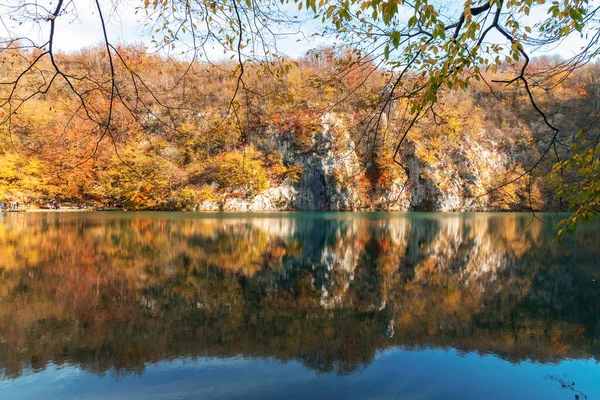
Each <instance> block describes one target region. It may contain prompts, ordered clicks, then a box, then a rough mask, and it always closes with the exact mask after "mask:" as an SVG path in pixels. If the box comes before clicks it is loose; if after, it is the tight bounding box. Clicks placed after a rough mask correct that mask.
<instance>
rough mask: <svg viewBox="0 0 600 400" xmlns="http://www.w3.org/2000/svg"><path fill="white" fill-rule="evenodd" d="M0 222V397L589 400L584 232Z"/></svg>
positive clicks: (475, 226) (433, 217) (596, 242)
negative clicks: (560, 238)
mask: <svg viewBox="0 0 600 400" xmlns="http://www.w3.org/2000/svg"><path fill="white" fill-rule="evenodd" d="M538 216H539V217H540V218H541V219H542V220H543V221H544V222H545V223H541V222H539V221H537V220H534V221H533V222H532V221H531V215H530V214H514V213H509V214H444V213H408V214H388V213H279V214H241V213H215V214H192V213H39V214H38V213H20V214H4V215H2V214H0V398H2V399H4V398H8V399H12V398H16V399H21V398H23V399H39V398H44V399H64V398H73V399H107V398H110V399H113V398H114V399H130V398H144V399H164V398H166V399H188V398H189V399H192V398H193V399H195V398H281V397H285V398H338V397H346V398H386V399H387V398H403V399H404V398H405V399H448V398H450V399H480V398H486V399H487V398H493V399H496V398H497V399H505V398H511V399H521V398H522V399H532V398H540V399H542V398H543V399H574V398H577V397H576V396H579V398H581V399H582V398H585V396H587V398H589V399H595V398H600V365H598V362H597V360H598V359H599V358H600V341H599V337H600V318H599V317H600V287H599V286H598V283H599V282H600V224H590V225H586V226H582V227H581V228H580V229H579V232H578V233H577V235H576V236H575V237H569V238H567V239H566V240H565V241H564V242H563V243H562V244H558V243H556V241H555V240H554V237H555V232H554V230H553V227H554V225H555V224H556V222H557V221H558V219H560V217H561V216H557V217H554V216H553V215H551V214H538Z"/></svg>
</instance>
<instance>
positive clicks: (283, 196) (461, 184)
mask: <svg viewBox="0 0 600 400" xmlns="http://www.w3.org/2000/svg"><path fill="white" fill-rule="evenodd" d="M321 127H322V130H321V132H319V133H317V134H315V135H314V136H313V137H312V143H313V146H312V148H311V149H310V151H306V150H305V151H303V152H299V151H297V150H293V147H292V146H290V145H289V143H288V142H286V141H285V140H284V139H281V140H280V141H279V142H278V143H274V144H273V145H274V146H276V148H277V149H278V150H279V151H281V152H282V153H283V157H284V159H285V160H286V161H287V162H289V163H293V164H295V165H300V166H301V167H302V169H303V173H302V175H301V176H300V179H299V180H298V181H297V182H295V183H291V182H284V183H282V184H279V185H272V186H271V187H270V188H269V189H268V190H266V191H264V192H262V193H260V194H258V195H255V196H248V197H245V198H239V197H229V196H223V197H222V198H221V199H220V200H217V201H204V202H203V203H201V204H198V206H197V207H196V209H197V210H198V211H373V210H381V211H443V212H449V211H484V210H485V211H489V210H493V209H495V208H496V207H494V206H493V205H491V204H490V202H489V199H488V198H487V197H485V196H478V195H481V194H484V193H485V192H486V190H488V189H489V188H490V187H492V186H493V182H494V179H495V178H497V177H498V176H502V175H503V174H506V172H507V169H508V167H509V165H510V161H511V155H509V154H507V153H506V152H505V151H504V150H503V149H502V147H501V146H500V145H499V144H498V143H495V142H494V141H492V140H485V139H482V138H484V137H487V136H489V135H487V136H486V135H485V134H479V135H478V137H477V138H472V137H470V136H469V135H468V134H466V135H465V138H464V140H462V141H461V142H460V143H457V144H456V145H453V147H452V152H451V153H450V154H444V155H443V156H437V157H427V159H426V160H425V159H423V157H422V156H419V154H427V152H428V151H429V150H428V149H429V148H428V147H427V146H428V143H427V141H426V140H425V141H422V142H420V143H418V145H417V144H415V143H410V142H408V143H407V145H406V148H407V150H405V151H404V153H403V156H402V157H403V163H404V166H405V167H404V172H403V176H402V177H401V178H398V179H395V180H394V181H393V182H392V183H391V184H390V185H388V186H387V188H386V189H385V190H381V189H378V190H377V191H376V193H374V192H373V191H374V190H375V189H373V188H372V187H369V186H368V185H367V186H365V183H364V180H363V182H361V181H360V178H361V176H362V175H363V174H364V171H365V168H364V165H362V164H361V161H360V160H359V157H358V155H357V153H356V151H355V146H356V144H355V143H354V142H353V140H352V139H351V138H350V135H349V133H348V129H346V127H345V126H344V123H343V120H342V118H340V117H338V116H336V115H335V114H326V115H325V116H323V117H322V119H321ZM433 147H434V146H433V145H432V146H430V148H433ZM398 168H401V167H400V166H398Z"/></svg>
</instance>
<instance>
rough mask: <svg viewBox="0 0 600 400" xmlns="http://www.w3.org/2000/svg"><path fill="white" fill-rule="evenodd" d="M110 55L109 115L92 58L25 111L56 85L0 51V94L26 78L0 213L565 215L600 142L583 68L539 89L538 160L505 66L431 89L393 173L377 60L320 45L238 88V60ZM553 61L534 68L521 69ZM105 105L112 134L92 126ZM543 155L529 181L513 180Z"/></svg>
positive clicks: (392, 118) (1, 142)
mask: <svg viewBox="0 0 600 400" xmlns="http://www.w3.org/2000/svg"><path fill="white" fill-rule="evenodd" d="M115 54H118V58H119V60H120V62H115V65H116V71H115V79H116V80H117V81H118V85H117V88H118V92H117V94H116V95H117V96H118V97H119V99H120V101H119V102H114V104H113V103H109V94H108V93H106V92H105V91H103V90H102V89H101V88H102V87H103V86H102V85H101V84H100V83H98V80H102V79H105V76H106V73H107V71H106V69H107V68H108V64H107V60H106V58H107V55H106V53H105V52H104V51H103V50H102V49H101V48H94V47H92V48H88V49H84V50H81V51H79V52H76V53H69V54H57V55H56V60H57V62H58V63H60V65H61V68H62V69H63V70H64V71H67V73H68V74H70V75H72V76H74V77H81V78H80V79H73V80H71V81H69V82H73V83H67V81H65V80H62V81H61V80H57V81H56V82H54V83H53V85H55V86H53V90H52V91H49V92H47V93H42V94H41V95H40V96H36V97H34V98H30V99H28V98H25V94H26V93H27V91H28V90H30V89H31V88H35V87H38V86H39V87H42V86H43V85H45V84H46V83H45V82H44V79H53V78H52V76H50V75H48V76H46V75H45V74H44V73H40V72H39V71H37V70H34V69H35V68H34V69H32V70H27V67H28V66H29V65H31V63H32V60H34V59H35V58H36V57H37V54H36V52H35V51H26V50H23V49H22V48H15V49H12V50H11V49H8V50H6V51H3V52H2V54H0V58H1V60H0V62H1V63H2V65H3V68H2V70H1V71H0V75H2V76H1V78H2V80H3V81H11V80H14V79H16V78H17V77H18V76H21V75H22V76H21V77H20V79H21V82H20V85H19V86H18V87H17V89H16V91H17V92H16V93H7V90H10V89H11V88H10V87H8V86H3V87H1V88H0V91H2V97H7V96H9V95H11V96H12V98H13V99H14V98H20V99H21V101H19V102H15V103H14V104H12V105H11V106H12V108H11V109H10V112H11V113H12V114H11V119H10V124H8V123H7V124H3V125H2V126H1V127H0V129H3V130H4V132H3V134H2V135H1V139H0V201H5V202H15V201H18V202H20V203H21V204H24V205H26V206H28V207H31V208H37V207H45V206H46V205H47V204H49V203H54V202H60V203H63V204H66V205H70V206H77V207H93V208H97V209H115V208H118V209H123V208H124V209H136V210H139V209H148V210H219V209H221V210H241V211H245V210H303V209H304V210H441V211H461V210H462V211H465V210H531V209H534V210H558V209H562V210H567V209H568V205H567V204H563V200H564V198H565V197H566V194H565V193H562V195H563V198H561V193H558V194H557V191H556V187H557V182H559V181H561V180H562V181H565V180H566V181H568V182H577V180H578V179H580V178H578V174H577V168H574V169H571V170H568V169H560V173H559V169H558V168H557V166H556V165H555V164H557V160H564V159H568V158H569V156H570V154H571V152H572V148H573V147H572V146H573V144H574V143H579V144H580V145H583V146H585V145H586V144H585V143H586V139H587V140H588V141H589V142H591V139H593V138H597V137H598V131H597V130H598V127H597V126H596V125H595V123H594V122H595V118H596V116H597V113H598V110H599V108H600V65H598V64H594V63H592V64H589V65H587V66H584V67H581V68H579V69H577V70H575V71H574V72H573V73H571V74H569V75H567V76H565V75H553V76H548V77H544V76H543V75H540V76H538V78H537V79H539V84H538V85H537V86H535V87H534V89H533V92H534V94H535V96H536V99H537V102H538V104H539V106H540V107H541V108H543V109H544V110H546V112H547V114H548V116H549V117H550V118H551V120H552V123H553V124H555V125H556V126H558V127H559V128H560V133H559V136H558V139H557V143H558V144H555V145H554V146H553V148H552V152H551V153H549V154H548V156H547V157H543V158H541V156H542V153H543V152H544V151H546V147H547V145H548V142H549V138H550V137H551V136H549V133H548V128H547V126H546V125H545V124H544V122H543V120H542V119H541V117H540V115H539V113H537V112H536V111H535V110H534V109H533V108H532V106H531V104H530V102H529V101H528V98H527V93H526V92H525V91H524V90H523V88H522V87H520V86H519V85H511V86H507V85H504V84H498V83H494V82H493V81H494V80H496V79H498V78H499V77H502V76H503V75H510V74H513V73H514V68H515V67H514V66H511V65H508V64H507V65H504V66H501V67H500V68H499V69H498V70H497V71H496V72H495V73H494V72H492V71H491V70H490V71H487V72H485V73H482V75H481V77H482V78H483V79H480V80H478V81H475V80H472V81H471V84H470V86H469V87H468V88H467V89H462V90H451V89H448V88H446V89H445V90H441V93H440V99H439V101H438V102H437V104H436V105H435V107H432V108H431V110H430V112H429V113H427V114H425V115H423V116H422V117H421V118H419V120H418V121H417V122H416V124H415V125H414V126H413V127H412V128H411V130H410V132H409V135H408V136H407V137H406V140H405V142H404V143H403V145H402V147H401V149H400V153H399V158H400V162H397V160H395V159H394V158H393V153H394V151H395V147H396V143H397V139H398V137H399V136H400V135H402V133H403V132H404V130H405V129H406V126H407V125H408V124H409V123H410V120H411V119H412V115H411V114H410V113H409V112H407V105H405V104H403V103H402V101H403V100H402V99H399V100H398V101H396V102H394V103H393V104H390V105H388V106H387V107H385V108H384V109H383V110H382V112H380V110H379V109H378V107H379V105H380V103H381V101H380V99H381V97H382V96H384V95H385V91H386V90H387V89H386V88H388V86H389V85H388V84H387V83H386V82H388V81H389V80H390V76H391V74H392V73H391V72H390V71H388V70H386V69H385V68H383V69H382V68H376V65H375V62H376V60H374V59H368V58H361V59H358V60H357V59H355V58H354V56H353V53H352V52H351V51H349V50H348V51H345V50H340V49H337V50H334V49H330V48H321V49H318V50H315V51H312V52H309V53H308V54H307V55H306V56H304V57H302V58H299V59H282V60H280V62H278V63H269V64H266V63H259V62H254V63H248V65H247V66H246V71H245V73H244V75H243V79H242V82H241V83H240V77H239V76H238V74H236V73H235V71H236V68H237V65H236V64H235V63H234V62H233V61H232V62H229V63H228V62H221V63H216V64H208V63H201V62H192V63H188V62H186V61H185V60H177V59H176V58H164V57H161V56H159V55H156V54H150V53H149V52H148V51H147V50H144V49H143V48H142V47H136V46H126V47H119V48H118V49H115ZM119 60H117V61H119ZM48 62H49V61H48ZM560 62H561V59H560V58H558V57H554V58H552V57H551V58H540V59H534V60H533V61H532V62H531V65H530V68H532V69H534V70H535V69H537V70H540V71H548V70H551V69H552V67H553V65H558V64H559V63H560ZM36 68H39V69H43V68H44V66H43V65H40V64H38V65H37V66H36ZM408 79H410V77H409V78H408ZM68 84H73V85H75V89H76V90H75V91H73V90H71V89H72V88H70V87H68ZM56 85H58V86H56ZM20 90H21V91H23V93H19V91H20ZM19 96H21V97H19ZM78 96H85V103H81V102H80V99H79V98H78ZM82 104H84V105H87V106H86V107H85V109H84V110H82V109H81V107H82V106H81V105H82ZM109 107H110V112H111V118H112V123H111V126H110V129H106V130H103V129H99V127H100V126H101V124H99V121H101V120H102V119H103V118H106V114H107V113H108V111H109ZM2 112H4V113H5V114H6V113H7V112H8V111H7V109H3V111H2ZM4 117H6V115H5V116H4ZM582 127H585V128H586V129H585V130H584V131H583V134H582V133H581V131H580V129H581V128H582ZM577 132H579V135H578V136H577V137H576V138H573V137H572V136H573V135H574V134H576V133H577ZM540 158H541V161H540V162H539V165H538V166H537V167H536V169H535V171H534V172H533V173H532V174H531V175H526V176H524V177H523V178H522V179H516V180H515V181H514V182H512V180H513V179H514V178H518V177H519V176H520V175H522V174H523V173H524V172H525V171H526V170H528V169H529V168H530V167H531V166H532V165H534V164H535V163H536V162H538V159H540ZM511 182H512V183H511ZM566 200H568V199H566Z"/></svg>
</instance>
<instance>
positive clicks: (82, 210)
mask: <svg viewBox="0 0 600 400" xmlns="http://www.w3.org/2000/svg"><path fill="white" fill-rule="evenodd" d="M77 212H80V213H89V212H108V213H110V212H126V213H135V212H151V213H154V212H181V213H192V214H248V213H253V214H254V213H256V214H279V213H281V214H286V213H340V214H352V213H356V214H358V213H364V214H367V213H388V214H407V213H412V214H421V213H423V214H424V213H438V214H493V213H496V214H507V213H521V214H532V213H534V214H547V213H554V214H557V215H558V214H571V213H572V211H556V210H535V211H531V210H469V211H436V210H427V211H424V210H419V211H416V210H405V211H388V210H249V211H234V210H177V209H172V210H152V209H141V210H123V209H97V208H92V207H90V208H61V209H58V210H53V209H46V208H27V209H19V210H0V213H77Z"/></svg>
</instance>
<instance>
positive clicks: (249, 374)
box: [0, 349, 600, 400]
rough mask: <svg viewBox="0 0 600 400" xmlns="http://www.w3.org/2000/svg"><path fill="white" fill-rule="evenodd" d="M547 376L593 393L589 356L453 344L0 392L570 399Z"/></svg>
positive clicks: (180, 364) (169, 370) (599, 391)
mask: <svg viewBox="0 0 600 400" xmlns="http://www.w3.org/2000/svg"><path fill="white" fill-rule="evenodd" d="M549 375H556V376H561V377H562V376H566V377H568V378H569V379H573V380H575V388H576V389H578V390H581V391H582V392H583V393H585V394H586V395H587V396H588V398H589V399H595V398H598V397H600V367H599V366H598V363H597V362H595V361H591V360H590V361H582V360H577V361H575V360H565V361H562V362H560V363H557V364H537V363H530V362H522V363H520V364H517V365H514V364H511V363H509V362H507V361H505V360H502V359H500V358H498V357H496V356H491V355H486V356H480V355H477V354H466V355H461V354H458V353H457V352H456V351H455V350H448V351H445V350H424V351H404V350H399V349H394V350H388V351H385V352H382V353H379V354H378V356H377V357H376V359H375V360H374V361H373V363H372V364H370V365H369V366H367V367H366V368H364V369H360V370H357V371H355V372H354V373H352V374H350V375H338V374H322V373H317V372H315V371H312V370H310V369H307V368H306V367H304V366H302V364H300V363H298V362H296V361H291V362H287V363H280V362H278V361H275V360H262V359H252V358H243V357H240V358H225V359H220V358H198V359H196V360H191V359H175V360H171V361H163V362H159V363H157V364H152V365H148V366H147V368H146V369H145V371H144V373H143V374H141V375H132V374H128V375H122V376H120V375H117V374H115V373H114V372H108V373H106V374H104V375H96V374H90V373H86V372H85V371H82V370H80V369H79V368H77V367H75V366H65V367H62V368H57V367H56V366H54V365H52V366H49V367H47V368H46V369H45V370H44V371H42V372H40V373H38V374H33V375H28V376H23V377H20V378H18V379H16V380H12V381H5V382H2V383H0V394H1V395H2V398H4V399H42V398H43V399H64V398H77V399H90V400H91V399H94V400H100V399H108V398H110V399H197V398H250V399H265V398H287V399H292V398H369V399H389V398H402V399H425V398H426V399H573V398H574V397H575V394H577V393H575V392H574V391H572V390H569V389H564V388H561V384H560V383H558V382H556V381H554V380H551V379H548V376H549Z"/></svg>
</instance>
